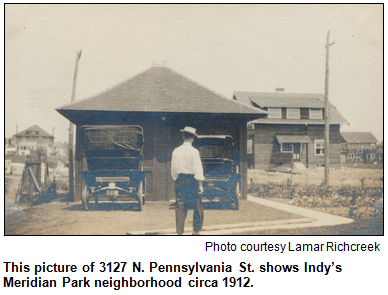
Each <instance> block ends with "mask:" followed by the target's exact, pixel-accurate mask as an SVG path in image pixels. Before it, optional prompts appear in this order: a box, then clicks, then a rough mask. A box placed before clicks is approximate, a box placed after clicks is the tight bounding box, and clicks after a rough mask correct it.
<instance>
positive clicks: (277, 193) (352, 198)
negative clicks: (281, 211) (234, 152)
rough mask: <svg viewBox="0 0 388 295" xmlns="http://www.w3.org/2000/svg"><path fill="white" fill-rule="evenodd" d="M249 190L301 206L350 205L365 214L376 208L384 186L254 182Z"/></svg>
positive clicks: (258, 194)
mask: <svg viewBox="0 0 388 295" xmlns="http://www.w3.org/2000/svg"><path fill="white" fill-rule="evenodd" d="M249 191H250V192H251V193H254V194H255V195H256V196H257V197H261V198H283V199H290V202H288V203H289V204H290V205H295V206H299V207H341V208H343V207H348V208H350V209H349V210H350V211H351V212H350V213H353V211H355V210H357V212H358V213H359V214H364V215H365V214H369V213H368V212H370V211H371V210H373V209H374V208H375V204H376V202H378V200H379V199H380V198H381V197H382V195H383V190H382V187H350V186H342V187H340V188H333V187H325V186H322V185H320V186H317V185H309V186H303V185H298V186H291V187H289V188H288V189H287V187H286V186H283V185H274V184H263V185H258V184H252V185H251V186H250V189H249ZM361 208H364V209H365V210H364V209H361ZM364 211H368V212H364Z"/></svg>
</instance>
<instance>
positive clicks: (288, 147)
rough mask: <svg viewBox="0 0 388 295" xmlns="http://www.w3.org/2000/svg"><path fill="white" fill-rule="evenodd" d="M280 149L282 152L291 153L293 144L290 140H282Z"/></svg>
mask: <svg viewBox="0 0 388 295" xmlns="http://www.w3.org/2000/svg"><path fill="white" fill-rule="evenodd" d="M280 151H281V152H282V153H292V152H293V151H294V145H293V144H292V143H291V142H282V143H281V145H280Z"/></svg>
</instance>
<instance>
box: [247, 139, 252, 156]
mask: <svg viewBox="0 0 388 295" xmlns="http://www.w3.org/2000/svg"><path fill="white" fill-rule="evenodd" d="M247 153H248V154H252V153H253V142H252V139H248V140H247Z"/></svg>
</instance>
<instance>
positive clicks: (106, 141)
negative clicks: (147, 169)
mask: <svg viewBox="0 0 388 295" xmlns="http://www.w3.org/2000/svg"><path fill="white" fill-rule="evenodd" d="M81 136H82V141H83V149H84V152H83V156H84V157H85V158H86V166H87V167H86V168H85V169H83V170H84V171H83V172H82V174H83V178H84V180H85V182H86V185H87V187H86V191H84V193H83V194H82V204H83V206H84V209H85V210H88V205H89V198H90V197H91V196H94V199H95V203H96V204H98V198H99V196H104V197H108V199H110V200H111V201H112V202H113V201H116V200H119V199H127V198H131V199H135V200H136V201H137V206H138V209H139V210H140V211H141V210H142V209H143V205H144V204H145V196H146V193H145V185H146V184H145V181H146V179H145V173H144V171H143V169H142V167H141V165H140V158H141V156H142V151H143V145H144V138H143V128H142V127H141V126H137V125H84V126H82V127H81Z"/></svg>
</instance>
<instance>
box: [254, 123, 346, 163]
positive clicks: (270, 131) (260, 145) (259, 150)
mask: <svg viewBox="0 0 388 295" xmlns="http://www.w3.org/2000/svg"><path fill="white" fill-rule="evenodd" d="M254 134H255V135H254V167H255V169H268V168H273V167H276V166H277V165H278V164H279V163H282V166H286V167H292V162H293V154H292V153H282V152H281V151H280V144H279V142H278V141H277V139H276V135H308V136H309V138H310V139H311V143H310V144H306V145H304V147H303V151H302V154H301V162H302V163H303V164H305V165H306V163H307V165H308V166H309V167H316V165H317V164H319V165H321V164H323V163H324V156H323V155H322V156H320V155H315V142H314V141H315V139H324V125H307V126H306V125H304V124H303V125H302V124H255V133H254ZM343 142H344V141H343V138H342V136H341V134H340V126H339V125H331V126H330V147H331V149H330V155H329V158H330V163H340V152H341V145H342V143H343ZM306 147H307V148H306Z"/></svg>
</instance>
